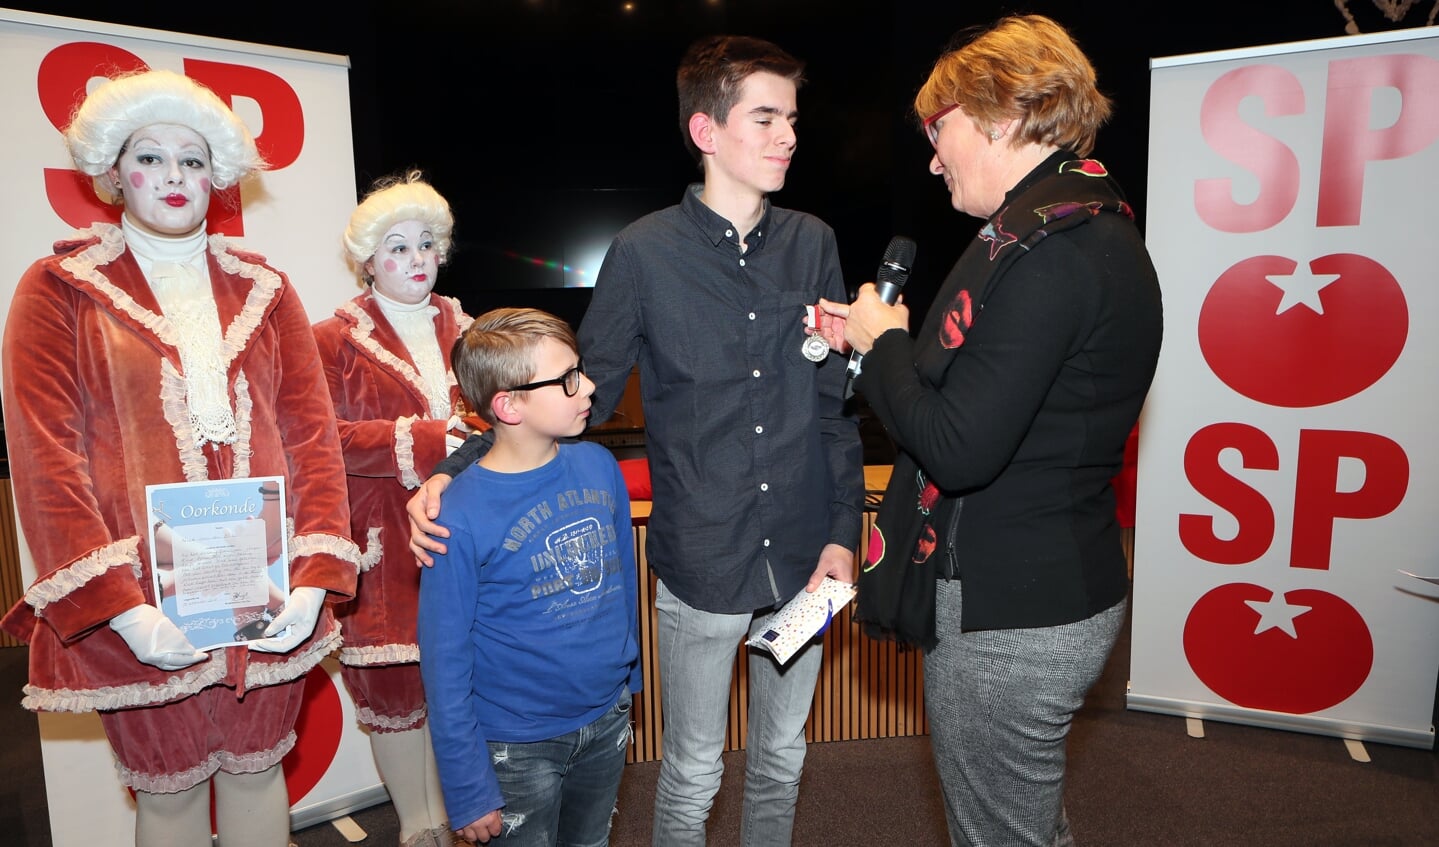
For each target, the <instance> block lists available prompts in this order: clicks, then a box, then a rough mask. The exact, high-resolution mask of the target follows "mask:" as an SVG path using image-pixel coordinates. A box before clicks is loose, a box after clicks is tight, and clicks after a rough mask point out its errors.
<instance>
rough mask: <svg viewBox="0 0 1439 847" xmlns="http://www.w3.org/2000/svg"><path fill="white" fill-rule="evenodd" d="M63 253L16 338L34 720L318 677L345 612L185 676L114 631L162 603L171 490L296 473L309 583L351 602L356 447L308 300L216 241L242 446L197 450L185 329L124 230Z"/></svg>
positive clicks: (298, 578) (11, 402)
mask: <svg viewBox="0 0 1439 847" xmlns="http://www.w3.org/2000/svg"><path fill="white" fill-rule="evenodd" d="M55 253H56V255H54V256H51V257H48V258H44V259H41V260H39V261H37V262H35V264H33V265H31V266H30V268H29V270H27V271H26V272H25V275H24V276H23V277H21V279H20V282H19V285H18V286H17V287H16V291H15V298H14V300H13V302H12V304H11V307H10V314H9V318H8V322H7V324H6V328H5V340H4V369H5V383H4V389H5V390H4V404H5V405H4V408H5V419H6V420H5V423H6V428H7V433H6V434H7V436H8V440H9V448H10V456H11V458H12V460H13V464H14V467H15V470H16V474H15V478H14V486H15V500H16V503H18V504H19V505H18V512H19V516H20V522H21V526H22V528H23V529H24V532H25V538H26V541H27V542H28V544H29V548H30V552H31V555H32V556H33V558H34V561H35V567H36V571H37V578H36V580H35V582H34V583H33V584H32V585H30V586H29V588H28V589H27V590H26V592H25V595H24V597H23V598H22V599H21V601H20V602H19V603H17V604H16V605H15V607H14V608H13V609H11V611H10V613H9V614H8V615H7V616H6V617H5V620H4V622H3V626H4V628H5V631H6V632H9V633H11V634H13V635H15V636H16V637H18V638H22V639H24V640H26V641H28V642H29V644H30V683H29V685H28V686H26V689H25V691H26V696H25V699H24V705H25V707H26V708H29V709H36V710H45V711H76V712H79V711H90V710H95V709H117V708H126V707H133V706H144V705H149V704H154V703H164V702H168V701H172V700H176V699H179V698H182V697H184V696H187V695H189V694H192V693H194V692H196V691H199V690H201V689H203V688H206V687H209V686H212V685H217V684H225V685H231V686H235V687H236V688H237V692H238V693H243V691H244V690H245V689H246V688H251V687H256V686H261V685H269V684H274V683H279V682H285V681H288V680H291V679H295V678H298V677H300V676H301V675H303V674H304V673H305V672H306V671H307V670H309V669H310V668H311V667H313V666H314V665H316V664H318V663H319V661H320V660H321V659H322V658H324V656H325V655H326V654H327V653H329V652H330V651H331V650H333V649H334V648H335V647H336V646H337V644H338V643H339V628H338V626H337V624H336V623H335V621H334V618H333V616H332V615H331V614H330V612H329V611H328V610H326V611H325V612H324V613H323V614H322V615H321V617H320V620H319V622H318V623H317V625H316V627H315V632H314V634H313V635H312V636H311V637H310V639H309V640H308V641H306V642H305V643H303V644H301V645H300V646H298V647H296V648H295V649H294V650H293V651H291V652H290V653H285V654H278V655H274V654H269V653H255V652H250V651H249V650H248V649H246V648H244V647H227V648H222V649H220V650H215V651H212V652H211V654H210V658H209V659H207V660H206V661H204V662H201V663H199V664H197V665H192V666H190V667H188V668H184V669H182V670H179V671H173V672H172V671H163V670H160V669H158V668H154V667H151V666H150V665H146V664H142V663H141V662H139V661H138V660H136V659H135V657H134V655H133V654H132V653H131V652H130V650H129V648H128V647H126V645H125V643H124V641H123V640H121V638H120V636H119V635H117V634H116V633H115V632H113V631H112V630H111V629H110V628H109V626H107V625H106V624H107V622H108V621H109V620H110V618H112V617H114V616H115V615H117V614H119V613H120V612H123V611H125V610H126V609H128V608H130V607H132V606H135V605H136V604H139V603H151V604H154V603H155V598H154V596H153V590H152V588H151V584H152V582H151V562H150V559H151V556H150V550H149V549H148V547H149V545H148V540H147V539H148V531H147V526H146V521H147V518H146V509H145V486H146V485H149V484H155V483H167V482H182V481H196V480H204V479H239V478H244V477H251V476H270V475H278V476H283V477H285V479H286V491H287V492H288V495H289V496H288V509H289V511H288V514H289V516H290V518H291V522H292V523H291V527H292V529H291V537H290V548H289V550H290V575H291V584H292V585H293V586H302V585H308V586H316V587H319V588H324V589H325V590H327V591H329V592H331V595H332V596H331V598H330V599H332V600H333V599H336V596H338V598H341V599H343V598H348V597H350V596H352V595H353V593H354V590H355V580H356V569H357V562H358V550H357V548H356V546H355V544H354V543H353V542H352V541H351V540H350V539H349V537H348V535H347V533H348V529H349V511H348V505H347V499H346V496H345V486H344V478H343V475H342V474H341V472H340V467H341V464H340V462H341V455H340V444H339V437H338V434H337V433H336V430H335V425H334V417H333V410H332V408H331V405H330V398H329V394H328V393H327V392H326V391H325V387H324V376H323V374H322V372H321V368H320V360H319V356H318V355H317V354H316V351H315V342H314V337H313V335H311V333H310V326H309V321H308V319H307V318H306V315H305V311H304V308H303V307H302V306H301V304H300V300H299V297H298V295H296V293H295V291H294V289H293V288H291V287H290V284H289V282H288V280H286V279H285V277H284V276H283V275H282V274H280V273H278V272H277V271H275V270H274V269H272V268H270V267H269V266H268V265H266V264H265V263H264V259H263V257H261V256H258V255H255V254H252V253H245V252H240V251H237V250H233V249H231V248H230V247H229V246H228V245H227V244H226V242H225V240H224V239H223V238H221V237H218V236H215V237H212V238H211V239H210V255H209V272H210V279H211V285H212V287H213V289H214V294H215V300H216V305H217V307H218V311H219V317H220V324H221V326H222V327H224V350H223V352H222V355H223V356H224V357H225V358H226V359H227V371H228V388H229V398H230V402H231V403H232V404H233V408H234V412H235V419H236V424H237V429H238V431H239V437H238V438H237V440H236V441H235V443H233V444H214V443H206V444H204V445H202V446H195V439H194V438H193V435H192V432H191V428H190V423H189V419H188V414H187V409H186V401H185V391H186V386H185V379H184V376H183V375H182V373H181V366H180V356H179V352H178V350H177V349H176V347H175V343H174V339H175V334H174V329H173V327H172V326H171V325H170V323H169V321H168V320H167V319H166V318H165V317H164V315H163V314H162V312H161V310H160V307H159V305H158V303H157V302H156V300H155V297H154V295H153V294H152V293H151V291H150V287H149V285H148V284H147V283H146V282H145V278H144V276H143V275H142V274H141V272H140V269H139V266H138V265H137V264H136V263H135V260H134V257H133V256H132V255H130V253H129V252H128V251H127V250H126V249H125V241H124V238H123V236H122V235H121V231H120V228H119V227H116V226H114V225H111V224H95V225H93V226H91V227H90V228H89V229H88V230H84V231H82V232H80V233H79V240H73V241H63V242H59V243H57V244H56V245H55Z"/></svg>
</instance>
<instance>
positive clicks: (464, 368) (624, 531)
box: [419, 309, 641, 847]
mask: <svg viewBox="0 0 1439 847" xmlns="http://www.w3.org/2000/svg"><path fill="white" fill-rule="evenodd" d="M577 347H578V345H577V344H576V341H575V336H574V332H573V331H572V330H571V329H570V327H569V324H567V323H565V322H564V321H563V320H562V319H560V318H557V317H555V316H554V315H551V314H548V313H546V312H541V311H538V310H535V309H496V310H494V311H492V312H488V313H486V314H484V315H481V316H480V317H479V318H477V319H476V320H475V322H474V323H473V324H471V326H470V327H469V329H467V330H466V331H465V333H464V334H463V335H462V336H460V339H459V340H458V341H457V342H456V343H455V347H454V351H453V353H452V356H451V359H452V364H453V367H454V371H455V379H456V380H457V381H458V382H459V385H460V391H461V393H462V394H463V395H464V398H465V402H466V403H468V404H469V407H470V408H471V409H476V410H479V414H480V415H481V417H483V418H484V419H485V420H486V421H488V422H489V423H490V424H491V425H492V432H493V433H494V446H493V447H492V448H491V449H490V450H489V452H487V453H485V455H484V456H483V457H482V458H481V459H480V460H479V462H478V463H476V464H473V465H471V466H470V467H467V468H466V469H465V470H463V471H461V472H460V473H459V474H458V475H456V477H455V479H454V484H453V486H452V487H451V488H450V493H449V494H448V495H447V496H446V497H445V507H444V508H443V509H442V510H441V511H440V514H439V522H440V524H441V525H442V526H444V527H445V528H446V529H448V531H449V549H448V551H447V552H445V553H443V554H439V555H437V556H436V557H435V559H436V564H437V566H436V567H434V568H426V569H424V570H423V572H422V575H421V578H420V607H419V608H420V612H419V642H420V672H421V675H422V677H423V679H424V684H425V695H426V699H427V701H428V703H429V709H430V724H431V735H432V737H433V740H434V748H435V759H436V761H437V763H438V766H439V773H440V785H441V788H442V790H443V793H444V798H445V808H446V809H447V810H448V812H449V816H450V822H451V825H452V826H454V827H455V831H456V832H457V833H458V834H459V835H460V836H461V837H463V838H465V839H467V840H469V841H471V842H480V843H486V842H489V841H490V840H491V839H492V838H498V840H500V841H502V842H504V843H506V844H522V845H526V847H553V845H555V844H604V843H606V841H607V839H608V838H609V828H610V815H611V814H612V813H613V812H614V808H615V799H616V797H617V796H618V795H619V786H620V776H621V774H622V773H623V772H624V766H625V751H626V748H627V747H628V743H629V740H630V735H631V729H630V703H631V694H632V692H635V691H638V690H640V687H641V674H640V665H639V639H638V617H637V614H638V610H637V603H638V599H637V592H636V587H635V585H636V580H635V560H634V559H635V554H634V533H633V532H632V531H631V529H630V501H629V495H628V493H626V489H625V483H624V476H623V474H621V473H620V468H619V463H618V462H616V461H615V458H614V456H613V455H611V454H610V452H609V451H608V450H606V449H605V448H604V447H601V446H600V445H598V444H592V443H589V442H584V441H580V442H575V441H571V440H568V439H572V438H573V437H574V436H576V435H579V434H580V433H581V432H583V431H584V429H585V426H586V425H587V424H588V422H589V416H590V395H591V394H593V392H594V388H595V386H594V383H592V382H590V381H589V380H588V379H587V378H586V377H585V372H584V365H583V364H582V363H581V361H580V357H579V353H578V352H576V350H577ZM560 439H567V440H566V441H565V443H560Z"/></svg>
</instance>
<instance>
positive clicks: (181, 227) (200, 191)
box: [110, 124, 211, 236]
mask: <svg viewBox="0 0 1439 847" xmlns="http://www.w3.org/2000/svg"><path fill="white" fill-rule="evenodd" d="M210 173H211V171H210V149H209V147H208V146H207V145H206V144H205V139H203V138H201V137H200V134H199V133H197V132H195V131H194V130H192V129H190V128H189V127H184V126H179V125H177V124H151V125H150V126H147V127H141V128H140V129H137V130H135V133H134V134H133V135H131V136H130V140H129V141H128V142H126V144H125V150H124V152H123V153H121V154H120V158H119V160H118V161H116V162H115V167H113V168H111V169H110V175H111V177H112V178H113V179H115V180H116V182H117V183H118V184H119V186H120V191H121V193H122V194H123V196H124V198H125V216H126V217H127V218H129V220H130V223H131V224H132V225H134V226H136V227H139V228H140V229H141V230H143V231H145V232H148V233H150V234H151V235H165V236H178V235H189V234H191V233H193V232H195V231H196V230H197V229H201V228H203V227H204V226H205V215H206V214H207V213H208V212H209V211H210Z"/></svg>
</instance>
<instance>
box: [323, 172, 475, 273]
mask: <svg viewBox="0 0 1439 847" xmlns="http://www.w3.org/2000/svg"><path fill="white" fill-rule="evenodd" d="M404 221H419V222H421V223H423V224H424V225H425V226H427V227H429V229H430V235H431V236H433V237H434V239H435V252H436V253H437V254H438V255H439V260H440V263H441V264H444V262H445V260H446V259H447V258H449V255H450V237H451V235H452V233H453V232H454V228H455V218H454V216H453V215H452V214H450V204H449V203H448V202H447V201H446V200H445V198H444V197H442V196H440V192H438V191H436V190H435V189H434V188H433V187H431V186H430V184H429V183H428V182H425V180H424V177H423V175H422V174H421V173H420V172H419V171H410V172H409V173H406V174H404V175H403V176H398V177H387V178H385V179H382V180H380V181H379V182H377V183H375V187H374V188H373V189H372V190H371V191H370V193H369V194H368V195H366V196H365V199H364V201H363V202H361V203H360V205H359V206H357V207H356V208H355V211H354V212H352V213H351V214H350V224H349V226H347V227H345V235H344V242H345V252H346V253H348V254H349V256H350V261H352V262H354V263H355V270H356V272H358V273H359V274H360V275H361V276H365V269H364V267H365V262H368V261H369V260H370V259H371V258H372V257H374V255H375V251H376V250H378V249H379V247H380V239H381V238H384V237H385V233H386V232H389V231H390V227H392V226H394V225H395V224H397V223H402V222H404ZM365 281H366V282H369V280H368V279H366V280H365Z"/></svg>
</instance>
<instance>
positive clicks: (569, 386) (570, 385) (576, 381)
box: [505, 359, 585, 397]
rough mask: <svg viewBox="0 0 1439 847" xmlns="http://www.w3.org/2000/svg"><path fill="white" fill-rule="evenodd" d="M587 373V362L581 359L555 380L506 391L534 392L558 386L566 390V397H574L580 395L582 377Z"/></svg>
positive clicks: (517, 386)
mask: <svg viewBox="0 0 1439 847" xmlns="http://www.w3.org/2000/svg"><path fill="white" fill-rule="evenodd" d="M584 373H585V360H584V359H580V362H579V364H577V365H575V366H574V367H572V368H570V369H569V370H567V371H565V372H564V373H562V374H560V375H559V376H557V377H555V378H554V379H542V380H540V381H539V382H527V383H525V384H524V385H516V386H515V387H514V388H506V389H505V390H506V391H533V390H535V389H536V388H544V387H545V386H546V385H558V386H560V387H561V388H563V389H564V390H565V396H566V397H573V396H575V395H576V394H578V393H579V390H580V377H582V376H584Z"/></svg>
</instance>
